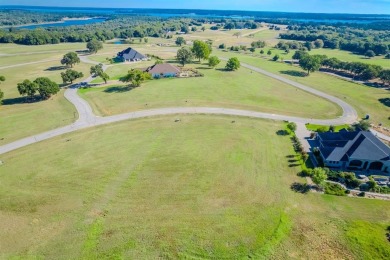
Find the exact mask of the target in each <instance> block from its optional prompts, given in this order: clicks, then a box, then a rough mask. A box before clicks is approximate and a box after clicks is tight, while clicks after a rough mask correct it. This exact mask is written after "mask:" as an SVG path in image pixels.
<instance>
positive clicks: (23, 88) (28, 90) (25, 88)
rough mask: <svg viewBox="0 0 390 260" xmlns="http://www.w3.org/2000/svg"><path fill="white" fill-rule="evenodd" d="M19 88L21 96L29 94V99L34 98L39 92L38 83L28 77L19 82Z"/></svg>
mask: <svg viewBox="0 0 390 260" xmlns="http://www.w3.org/2000/svg"><path fill="white" fill-rule="evenodd" d="M17 88H18V91H19V94H20V95H21V96H27V98H28V99H29V100H32V99H33V98H34V95H35V93H37V90H38V85H37V84H36V83H35V82H31V81H30V80H28V79H26V80H24V81H23V82H22V83H18V85H17Z"/></svg>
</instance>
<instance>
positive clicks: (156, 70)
mask: <svg viewBox="0 0 390 260" xmlns="http://www.w3.org/2000/svg"><path fill="white" fill-rule="evenodd" d="M146 71H147V72H149V73H150V74H166V73H174V74H177V73H180V69H179V68H178V67H176V66H173V65H172V64H169V63H163V64H155V65H153V66H151V67H149V68H147V69H146Z"/></svg>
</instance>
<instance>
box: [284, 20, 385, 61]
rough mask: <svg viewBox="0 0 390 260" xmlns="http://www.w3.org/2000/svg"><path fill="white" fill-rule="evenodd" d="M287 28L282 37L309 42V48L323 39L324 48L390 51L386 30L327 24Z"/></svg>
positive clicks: (365, 51)
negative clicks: (287, 30)
mask: <svg viewBox="0 0 390 260" xmlns="http://www.w3.org/2000/svg"><path fill="white" fill-rule="evenodd" d="M287 28H288V29H289V32H287V33H282V34H280V38H281V39H285V40H295V41H304V42H307V43H305V47H307V49H309V50H310V47H311V44H312V43H313V42H315V41H318V40H321V41H322V42H323V46H322V47H323V48H330V49H340V50H345V51H350V52H353V53H357V54H360V55H365V54H366V53H367V52H368V51H372V52H373V53H374V54H375V55H387V54H388V53H389V51H390V44H389V41H390V34H389V32H388V31H386V30H382V31H379V30H378V31H373V30H363V29H356V28H351V27H347V26H340V27H335V26H325V25H318V26H311V25H310V26H308V25H299V26H288V27H287ZM306 45H307V46H306ZM322 47H321V48H322Z"/></svg>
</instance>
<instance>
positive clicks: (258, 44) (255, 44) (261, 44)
mask: <svg viewBox="0 0 390 260" xmlns="http://www.w3.org/2000/svg"><path fill="white" fill-rule="evenodd" d="M251 46H252V48H264V47H265V46H267V43H266V42H265V41H255V42H252V43H251Z"/></svg>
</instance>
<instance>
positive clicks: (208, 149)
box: [0, 115, 390, 259]
mask: <svg viewBox="0 0 390 260" xmlns="http://www.w3.org/2000/svg"><path fill="white" fill-rule="evenodd" d="M175 118H177V116H169V117H154V118H149V119H139V120H135V121H128V122H122V123H119V124H114V125H109V126H104V127H98V128H93V129H90V130H86V131H80V132H77V133H73V134H70V135H66V136H62V137H57V138H54V139H50V140H47V141H45V142H42V143H38V144H35V145H32V146H29V147H25V148H22V149H20V150H17V151H14V152H11V153H8V154H6V155H4V156H2V160H3V161H4V162H5V163H4V164H3V165H1V166H0V167H1V171H0V178H1V180H2V181H1V183H0V185H1V188H0V220H1V221H0V230H2V235H1V236H0V245H1V246H0V257H1V258H13V257H14V258H23V259H26V258H30V259H36V258H38V259H39V258H49V259H50V258H56V259H81V258H83V259H102V258H110V259H112V258H125V259H140V258H143V259H145V258H146V259H156V258H209V259H210V258H214V259H224V258H225V259H227V258H228V259H242V258H248V257H251V258H256V259H259V258H260V259H262V258H273V259H288V258H305V259H320V258H322V257H323V256H327V258H329V259H332V258H344V259H353V258H355V259H362V258H363V259H368V258H369V259H380V258H382V259H385V258H388V257H389V256H390V249H389V247H388V242H387V241H386V238H385V233H386V230H385V229H386V228H387V225H389V222H390V204H389V203H388V202H386V201H379V200H369V199H358V198H347V197H335V196H329V195H319V194H314V193H310V194H307V195H302V194H298V193H294V192H293V191H291V190H290V188H289V187H290V184H291V183H293V182H295V181H299V178H298V177H297V176H296V173H297V171H298V170H299V167H289V162H288V160H289V158H287V156H289V155H291V154H293V153H294V152H293V150H292V146H291V143H290V141H289V138H288V137H287V136H278V135H276V132H277V131H278V130H280V129H282V128H283V125H282V123H279V122H272V121H264V120H255V119H247V118H245V119H244V118H234V117H223V116H201V115H198V116H180V118H181V119H182V121H181V122H180V123H174V119H175ZM232 119H234V120H236V123H234V124H232V123H231V121H232ZM210 125H212V126H213V127H210ZM113 133H115V134H113ZM67 139H71V141H68V142H67V141H66V140H67ZM80 143H82V144H83V145H81V146H80ZM113 147H115V149H113ZM86 158H88V159H86ZM290 159H291V158H290ZM21 162H23V163H21ZM38 162H39V163H38Z"/></svg>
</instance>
